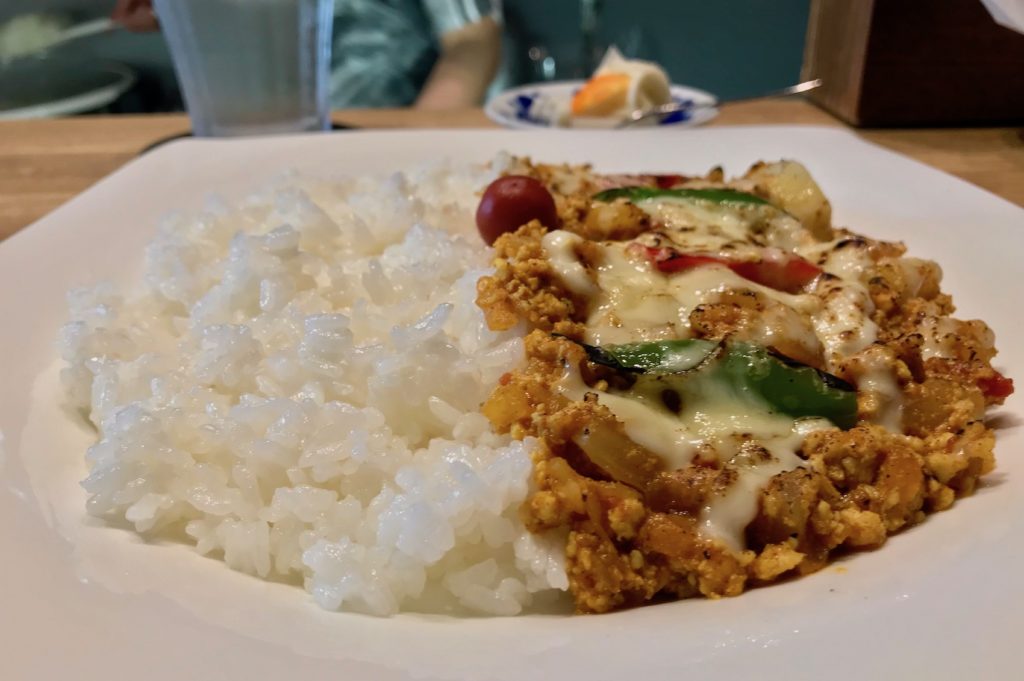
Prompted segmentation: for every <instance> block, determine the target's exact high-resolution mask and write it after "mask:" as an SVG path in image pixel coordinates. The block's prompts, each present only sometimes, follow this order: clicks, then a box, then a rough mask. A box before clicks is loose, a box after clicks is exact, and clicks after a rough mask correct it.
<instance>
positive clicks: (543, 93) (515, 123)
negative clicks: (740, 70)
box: [484, 80, 718, 130]
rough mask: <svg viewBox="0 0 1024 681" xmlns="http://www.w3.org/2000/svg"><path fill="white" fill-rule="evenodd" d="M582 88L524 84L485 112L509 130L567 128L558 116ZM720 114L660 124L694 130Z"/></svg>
mask: <svg viewBox="0 0 1024 681" xmlns="http://www.w3.org/2000/svg"><path fill="white" fill-rule="evenodd" d="M582 86H583V81H582V80H567V81H559V82H554V83H534V84H532V85H523V86H521V87H517V88H512V89H511V90H506V91H505V92H502V93H501V94H500V95H498V96H497V97H495V98H493V99H492V100H491V101H489V102H488V103H487V106H486V107H485V109H484V110H485V111H486V113H487V116H488V118H490V119H491V120H492V121H494V122H495V123H500V124H501V125H503V126H505V127H506V128H517V129H521V130H529V129H539V128H559V127H565V126H559V125H558V113H559V111H564V110H566V109H568V106H569V101H570V100H571V99H572V96H573V95H574V94H575V93H576V91H577V90H579V89H580V87H582ZM671 92H672V99H673V100H675V101H677V102H693V103H694V104H705V103H714V101H715V97H714V95H712V94H711V93H710V92H706V91H704V90H698V89H697V88H692V87H687V86H685V85H673V86H672V90H671ZM717 115H718V109H716V108H714V107H708V106H704V107H700V108H695V109H693V110H692V111H682V112H680V113H676V114H672V115H670V116H666V117H665V118H664V119H662V121H661V122H660V123H658V125H660V126H664V127H674V128H690V127H694V126H697V125H701V124H703V123H707V122H708V121H710V120H711V119H712V118H714V117H715V116H717ZM574 127H580V128H594V127H611V126H610V125H608V126H601V125H596V124H594V123H593V122H592V123H591V124H589V125H580V126H574ZM631 129H632V128H631Z"/></svg>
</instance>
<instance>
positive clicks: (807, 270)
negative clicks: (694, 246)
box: [643, 246, 822, 293]
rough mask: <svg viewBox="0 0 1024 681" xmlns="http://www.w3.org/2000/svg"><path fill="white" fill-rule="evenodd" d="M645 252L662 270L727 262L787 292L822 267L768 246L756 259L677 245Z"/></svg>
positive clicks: (745, 275)
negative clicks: (684, 249)
mask: <svg viewBox="0 0 1024 681" xmlns="http://www.w3.org/2000/svg"><path fill="white" fill-rule="evenodd" d="M643 249H644V253H645V255H646V256H647V258H648V259H650V261H651V262H652V263H654V266H655V267H657V268H658V271H659V272H664V273H665V274H672V273H675V272H685V271H686V270H690V269H693V268H695V267H701V266H704V265H725V266H726V267H728V268H729V269H731V270H732V271H733V272H735V273H736V274H738V275H740V276H741V277H743V278H744V279H749V280H750V281H752V282H754V283H757V284H761V285H762V286H767V287H768V288H773V289H775V290H777V291H785V292H786V293H799V292H800V291H802V290H803V288H804V287H805V286H807V285H808V284H810V283H811V282H812V281H814V279H815V278H816V277H817V276H818V275H819V274H821V273H822V269H821V268H820V267H818V266H817V265H815V264H814V263H812V262H809V261H807V260H804V259H803V258H801V257H800V256H798V255H794V254H793V253H787V252H785V251H780V250H777V249H765V251H764V255H763V256H762V257H761V258H759V259H757V260H732V259H730V258H723V257H721V256H717V255H706V254H701V253H681V252H679V251H677V250H676V249H674V248H668V247H662V248H654V247H651V246H644V247H643Z"/></svg>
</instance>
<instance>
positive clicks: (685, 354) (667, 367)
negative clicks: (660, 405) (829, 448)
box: [581, 339, 857, 429]
mask: <svg viewBox="0 0 1024 681" xmlns="http://www.w3.org/2000/svg"><path fill="white" fill-rule="evenodd" d="M581 345H582V346H583V348H584V349H585V350H586V351H587V356H588V358H589V359H590V361H592V362H594V363H595V364H601V365H604V366H607V367H610V368H612V369H617V370H619V371H628V372H631V373H635V374H641V375H643V376H647V377H651V378H655V379H657V380H660V381H663V382H665V383H666V384H671V383H675V382H683V381H686V380H688V379H689V378H690V374H692V373H694V372H695V371H699V372H700V373H704V372H712V374H713V377H714V378H715V379H717V380H721V381H723V382H726V383H728V384H729V385H730V386H731V387H732V388H733V389H734V390H735V391H737V392H738V393H740V394H745V395H748V396H751V397H754V398H759V399H761V400H763V401H764V402H765V403H767V404H768V405H769V406H770V407H771V408H772V409H773V410H775V411H778V412H780V413H783V414H788V415H789V416H793V417H795V418H799V417H806V416H817V417H824V418H827V419H829V420H830V421H832V423H834V424H836V425H837V426H839V427H840V428H844V429H846V428H852V427H853V426H854V425H855V424H856V422H857V391H856V388H854V386H852V385H850V384H849V383H847V382H846V381H844V380H842V379H841V378H839V377H837V376H833V375H832V374H829V373H826V372H824V371H819V370H818V369H815V368H813V367H809V366H806V365H804V364H800V363H799V362H796V361H794V360H792V359H790V358H788V357H785V356H783V355H780V354H778V353H776V352H774V351H772V350H771V349H769V348H764V347H761V346H758V345H753V344H751V343H740V342H727V343H714V342H712V341H706V340H697V339H685V340H667V341H655V342H649V343H629V344H625V345H608V346H604V347H595V346H591V345H586V344H582V343H581Z"/></svg>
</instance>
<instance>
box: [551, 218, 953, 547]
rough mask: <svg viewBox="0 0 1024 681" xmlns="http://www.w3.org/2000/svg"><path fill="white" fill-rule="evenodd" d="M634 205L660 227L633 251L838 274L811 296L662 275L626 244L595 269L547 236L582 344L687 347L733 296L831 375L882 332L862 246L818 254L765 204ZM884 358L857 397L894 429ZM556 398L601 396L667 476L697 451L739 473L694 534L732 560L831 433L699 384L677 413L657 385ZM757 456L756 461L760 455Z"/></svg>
mask: <svg viewBox="0 0 1024 681" xmlns="http://www.w3.org/2000/svg"><path fill="white" fill-rule="evenodd" d="M637 205H638V206H639V207H641V208H642V209H643V210H644V211H645V212H647V213H648V214H650V215H651V216H652V217H653V219H654V221H655V224H658V225H659V227H660V229H659V230H657V231H651V232H648V233H645V234H643V235H641V236H640V237H638V238H637V239H636V242H637V243H639V244H642V245H644V246H649V247H661V246H664V245H668V244H671V245H673V246H675V247H676V248H678V249H679V250H680V251H683V252H690V253H709V254H716V255H720V256H726V257H741V258H742V257H743V255H744V254H745V253H752V254H754V255H756V256H758V257H765V256H769V257H770V252H769V253H766V252H765V250H764V249H765V248H766V247H778V248H783V249H786V250H789V251H791V252H796V253H797V254H799V255H801V256H803V257H805V258H806V259H808V260H810V261H811V262H816V263H818V264H819V265H820V266H821V267H822V269H823V270H825V271H826V272H828V273H829V274H831V275H834V276H833V277H824V278H820V279H819V280H818V282H817V284H816V287H815V290H814V291H813V292H812V293H811V294H804V295H790V294H787V293H783V292H780V291H777V290H774V289H771V288H767V287H765V286H761V285H759V284H756V283H754V282H751V281H748V280H746V279H744V278H742V277H740V276H739V275H737V274H736V273H734V272H733V271H732V270H730V269H729V268H727V267H725V266H718V265H705V266H701V267H696V268H693V269H691V270H688V271H684V272H679V273H674V274H672V275H670V276H666V275H665V274H664V273H661V272H659V271H657V270H656V268H655V267H654V266H653V265H652V264H651V263H650V262H649V261H648V259H647V258H646V257H645V256H644V254H643V253H642V252H638V251H637V250H636V249H635V248H631V246H632V244H631V243H623V242H604V243H602V244H599V245H598V246H599V248H600V250H601V258H600V260H599V261H598V262H596V263H595V266H594V267H593V268H592V269H589V270H588V269H587V268H586V267H585V266H584V265H583V264H582V263H580V262H579V258H578V256H577V251H576V244H577V243H578V242H579V237H575V236H573V235H568V234H564V233H560V232H552V233H550V234H548V235H547V236H545V238H544V248H545V251H546V252H547V253H548V257H549V259H550V260H551V262H552V264H553V266H554V268H555V270H556V272H557V273H558V275H559V277H560V278H561V279H562V281H563V283H564V284H565V286H566V287H567V288H568V289H569V290H570V291H572V292H573V293H576V294H577V295H580V296H582V297H584V298H586V299H587V300H588V316H587V320H586V340H587V342H589V343H591V344H594V345H607V344H616V343H627V342H636V341H649V340H660V339H666V338H687V337H690V336H691V335H692V331H691V328H690V323H689V317H690V314H691V312H693V310H694V309H695V308H696V307H697V306H699V305H701V304H705V303H710V302H715V301H716V300H718V299H719V298H720V296H721V294H722V293H723V292H725V291H728V290H747V291H753V292H755V293H756V294H757V295H758V296H761V297H762V298H764V299H767V300H768V301H774V302H775V303H779V304H781V306H784V308H780V307H779V306H776V307H774V308H773V307H770V306H769V307H766V309H765V312H764V314H763V315H762V317H761V325H762V326H763V328H762V329H760V330H758V331H757V333H755V336H756V338H757V342H759V343H763V344H764V345H776V346H788V347H793V344H794V343H795V344H798V345H800V346H802V347H803V348H806V349H808V350H809V352H810V354H811V355H813V356H818V353H823V355H824V362H825V365H826V367H828V368H829V369H832V370H836V368H837V367H838V366H839V364H840V363H842V362H843V361H844V360H846V359H848V358H850V357H852V356H854V355H858V353H863V351H864V350H865V349H867V348H869V347H871V346H872V344H873V343H874V342H875V340H876V338H877V332H878V328H877V326H876V325H875V323H874V322H873V321H872V320H871V315H872V313H873V312H874V306H873V303H872V301H871V297H870V295H869V292H868V289H867V286H866V283H867V279H868V277H869V276H870V274H871V272H872V271H873V269H874V262H873V261H872V256H871V253H870V249H869V247H868V246H867V244H865V243H862V242H859V241H857V240H850V239H845V240H841V239H837V240H836V241H834V242H830V243H826V244H822V243H819V242H817V241H815V240H814V238H813V236H812V235H810V233H809V232H808V231H807V230H806V229H804V228H803V226H802V225H801V224H800V223H799V222H798V221H796V220H794V219H793V218H791V217H790V216H787V215H785V214H781V213H780V214H772V213H766V212H765V211H764V209H763V208H760V207H757V206H742V207H738V206H729V205H717V204H713V203H710V202H700V201H696V202H695V201H687V200H673V199H664V198H659V199H651V200H646V201H641V202H639V203H638V204H637ZM666 241H667V242H668V243H666ZM921 277H922V278H923V275H921ZM786 308H788V309H786ZM942 331H945V329H942ZM940 335H941V333H940V332H939V330H938V329H936V333H935V334H934V336H935V342H933V343H932V344H931V345H929V344H928V343H929V341H928V340H927V339H926V343H925V352H926V353H928V354H929V355H935V354H938V353H940V352H942V349H941V343H940V342H939V341H938V338H939V336H940ZM787 341H788V342H787ZM864 354H867V355H871V354H872V353H871V352H868V353H864ZM858 357H860V355H858ZM883 359H884V358H882V357H881V356H879V357H878V358H877V360H878V361H874V360H872V359H867V360H865V361H860V362H859V363H858V367H859V369H858V371H857V377H858V385H859V387H860V389H861V390H865V391H869V392H871V393H872V394H873V395H874V396H875V397H876V400H877V402H878V404H879V405H880V409H879V411H878V413H877V418H876V421H877V422H878V423H880V424H882V425H883V426H885V427H886V428H889V429H892V430H897V431H898V430H899V429H900V421H901V419H902V393H901V390H900V387H899V385H898V383H897V382H896V380H895V378H894V374H893V370H892V364H891V362H886V361H883ZM557 388H558V390H559V391H561V392H562V394H564V395H566V396H567V397H569V398H570V399H574V400H581V399H583V397H584V395H586V394H587V393H593V394H594V395H595V396H596V399H597V401H598V403H600V404H602V405H604V406H606V407H607V408H608V409H609V410H610V411H611V412H612V414H613V415H614V416H615V418H616V419H617V420H618V421H619V422H620V423H621V424H622V426H623V429H624V430H625V432H626V435H627V436H628V437H629V438H630V439H631V440H633V441H634V442H635V443H637V444H638V445H640V446H641V447H644V448H645V449H647V450H648V451H649V452H651V453H652V454H654V455H656V456H658V457H660V458H661V459H662V461H663V462H664V465H665V467H666V468H667V469H669V470H674V469H679V468H683V467H685V466H687V465H689V464H690V463H691V462H692V461H693V458H694V456H695V455H696V454H697V452H700V453H701V456H702V457H704V456H707V455H708V453H709V452H710V453H713V455H714V456H717V457H718V460H719V461H720V463H721V464H722V465H723V466H726V467H728V468H730V469H731V470H733V471H734V472H735V474H736V478H735V480H734V482H733V483H732V484H731V485H730V486H729V487H728V489H726V490H725V491H724V492H723V493H722V494H720V495H717V496H714V497H712V498H710V499H708V500H707V504H706V506H705V507H704V508H703V509H702V512H701V516H700V523H701V527H702V530H703V532H705V533H706V534H707V535H708V536H711V537H714V538H716V539H718V540H719V541H721V542H722V543H723V544H724V545H725V546H727V547H729V548H730V549H732V550H734V551H742V550H743V549H744V548H745V545H744V532H745V529H746V527H747V525H749V524H750V522H751V521H752V520H753V519H754V517H756V514H757V512H758V503H759V499H760V492H761V490H762V489H763V488H764V486H765V485H766V484H767V483H768V481H769V480H771V478H772V477H774V476H775V475H778V474H779V473H783V472H785V471H790V470H794V469H796V468H798V467H800V466H801V465H802V464H803V460H802V459H801V458H800V457H799V456H798V455H797V452H798V451H799V449H800V446H801V444H802V442H803V440H804V438H805V436H806V435H807V433H808V432H810V431H811V430H816V429H820V428H828V427H832V424H831V423H830V422H829V421H828V420H826V419H793V418H791V417H789V416H785V415H782V414H779V413H776V412H773V411H772V410H771V408H770V407H769V405H767V404H765V403H763V402H762V401H761V400H760V398H757V397H754V396H752V395H750V394H747V393H743V392H737V390H736V389H735V388H731V387H730V385H729V384H728V383H727V382H724V381H718V380H716V379H714V378H713V377H711V378H708V377H706V376H703V375H702V374H700V373H698V374H696V375H695V376H694V377H693V378H691V379H689V380H687V381H685V382H683V383H682V384H681V386H680V390H682V391H683V392H682V393H681V394H680V399H681V405H682V406H681V409H680V412H679V413H672V412H670V411H669V410H668V408H667V407H666V406H665V404H664V403H663V401H662V400H661V398H660V390H658V389H657V387H656V386H655V387H654V388H651V387H650V386H648V390H649V392H647V393H645V392H644V388H643V387H642V382H640V381H638V383H637V385H636V386H634V388H633V389H631V390H630V391H627V392H625V393H613V392H607V391H596V390H593V389H592V388H589V387H587V386H586V385H585V384H584V383H583V381H582V379H581V378H580V376H579V373H578V372H577V371H575V370H572V371H570V370H567V371H566V374H565V375H564V376H563V378H562V380H561V381H560V382H559V384H558V386H557ZM752 451H753V452H759V454H757V455H756V456H752V455H751V452H752Z"/></svg>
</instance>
